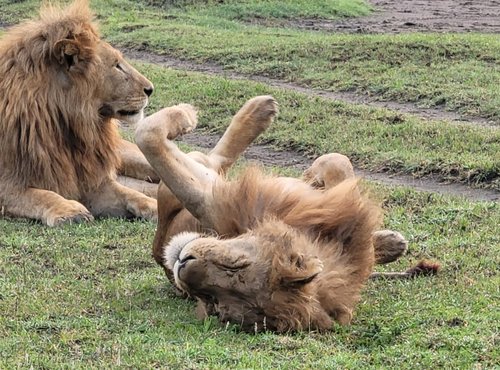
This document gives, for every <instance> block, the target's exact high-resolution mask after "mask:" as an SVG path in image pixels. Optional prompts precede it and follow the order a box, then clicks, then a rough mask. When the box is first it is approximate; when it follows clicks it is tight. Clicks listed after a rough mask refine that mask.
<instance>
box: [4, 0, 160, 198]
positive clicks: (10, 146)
mask: <svg viewBox="0 0 500 370" xmlns="http://www.w3.org/2000/svg"><path fill="white" fill-rule="evenodd" d="M152 91H153V85H152V84H151V82H149V81H148V80H147V79H146V78H145V77H144V76H142V75H141V74H140V73H139V72H138V71H136V70H135V69H134V68H133V67H132V66H131V65H130V64H128V63H127V62H126V61H125V60H124V59H123V56H122V55H121V53H120V52H119V51H117V50H116V49H114V48H113V47H111V46H110V45H109V44H108V43H106V42H104V41H103V40H101V39H100V38H99V35H98V32H97V28H96V26H95V25H94V24H93V23H92V15H91V12H90V10H89V7H88V1H85V0H77V1H75V2H74V3H73V4H72V5H70V6H69V7H68V8H66V9H60V8H58V7H54V6H46V7H44V8H43V9H42V10H41V13H40V18H39V19H37V20H33V21H29V22H25V23H22V24H20V25H18V26H16V27H14V28H12V29H11V30H10V31H9V32H8V33H7V34H6V35H4V36H3V38H2V39H1V40H0V131H1V133H0V167H2V174H1V175H0V176H2V178H1V179H0V180H1V181H2V182H3V183H4V186H6V184H7V185H9V184H10V185H11V186H16V187H19V186H23V187H26V186H34V187H39V188H44V189H47V190H53V191H56V192H58V193H59V194H61V195H63V196H65V197H73V198H74V197H78V194H80V192H81V190H82V189H80V186H83V187H85V188H87V189H89V188H92V187H93V186H94V185H95V184H98V183H99V181H101V179H102V177H103V176H104V175H107V174H109V173H110V172H114V171H115V169H116V167H117V164H118V159H117V157H116V150H115V149H116V144H117V140H118V132H117V125H116V122H115V119H118V120H124V121H128V122H134V121H137V120H138V119H140V118H141V117H142V112H143V109H144V107H145V106H146V105H147V103H148V97H149V95H151V93H152ZM54 158H57V160H54ZM63 173H64V174H65V177H64V178H60V174H63ZM82 179H85V180H84V183H83V184H82V185H78V182H79V181H81V180H82Z"/></svg>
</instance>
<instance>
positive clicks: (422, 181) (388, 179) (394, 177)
mask: <svg viewBox="0 0 500 370" xmlns="http://www.w3.org/2000/svg"><path fill="white" fill-rule="evenodd" d="M122 51H123V53H124V55H125V56H126V57H127V58H129V59H132V60H134V61H137V62H143V63H152V64H157V65H159V66H162V67H167V68H172V69H179V70H187V71H193V72H201V73H205V74H208V75H213V76H223V77H226V78H230V79H237V80H251V81H256V82H261V83H265V84H268V85H270V86H273V87H277V88H281V89H287V90H292V91H297V92H301V93H304V94H306V95H310V96H321V97H324V98H327V99H332V100H341V101H344V102H348V103H354V104H364V105H369V106H375V107H383V108H388V109H392V110H397V111H400V112H402V113H407V114H414V115H416V116H419V117H421V118H424V119H436V120H437V119H441V120H448V121H453V122H457V124H473V125H482V126H488V127H495V128H498V126H492V125H489V124H487V123H486V122H485V120H482V121H480V120H474V121H464V120H463V118H462V117H460V115H458V114H457V113H454V112H446V111H441V110H435V109H422V108H418V107H415V106H412V105H410V104H401V103H396V102H371V103H366V102H364V100H363V98H362V97H359V96H357V95H355V94H349V93H346V95H344V93H332V92H327V91H321V90H313V89H308V88H305V87H301V86H298V85H295V84H291V83H287V82H283V81H277V80H273V79H269V78H267V77H262V76H246V75H243V74H238V73H233V72H227V71H224V69H223V68H222V67H221V66H217V65H212V64H203V65H200V64H196V63H192V62H189V61H184V60H179V59H176V58H171V57H168V56H164V55H158V54H154V53H150V52H147V51H140V50H130V49H126V50H123V49H122ZM348 95H352V98H351V99H350V100H348V98H345V96H348ZM415 112H417V113H415ZM219 137H220V136H217V135H211V134H206V133H203V132H201V131H198V132H195V133H192V134H189V135H185V136H184V137H183V139H182V141H184V142H185V143H187V144H189V145H193V146H195V147H199V148H205V149H209V148H212V147H213V146H214V145H215V143H216V142H217V140H218V139H219ZM245 158H247V159H250V160H256V161H258V162H260V163H263V164H265V165H275V166H281V167H293V168H296V169H299V170H304V169H306V168H307V167H308V166H309V165H310V164H311V163H312V159H311V158H309V157H307V156H304V155H302V154H301V153H299V152H297V151H287V150H275V149H273V148H272V147H271V146H267V145H255V144H254V145H252V146H251V147H250V148H249V149H248V150H247V152H246V153H245ZM355 170H356V173H357V175H358V176H361V177H363V178H365V179H368V180H371V181H374V182H378V183H381V184H385V185H391V186H395V185H400V186H408V187H411V188H414V189H415V190H419V191H426V192H435V193H439V194H448V195H454V196H461V197H464V198H467V199H469V200H472V201H500V192H499V191H496V190H491V189H477V188H470V187H468V186H466V185H464V184H460V183H443V182H442V181H440V179H439V177H437V176H435V177H432V176H426V177H424V178H414V177H413V176H410V175H401V174H388V173H383V172H382V173H376V172H370V171H366V170H362V169H359V168H356V169H355Z"/></svg>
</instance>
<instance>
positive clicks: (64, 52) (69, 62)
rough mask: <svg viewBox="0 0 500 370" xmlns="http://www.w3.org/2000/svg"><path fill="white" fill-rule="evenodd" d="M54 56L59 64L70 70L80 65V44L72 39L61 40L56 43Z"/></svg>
mask: <svg viewBox="0 0 500 370" xmlns="http://www.w3.org/2000/svg"><path fill="white" fill-rule="evenodd" d="M54 54H55V57H56V59H57V61H58V62H59V64H61V65H64V66H65V67H66V69H68V70H69V69H70V68H71V67H72V66H74V65H75V64H76V63H78V55H79V54H80V44H79V43H78V41H75V40H70V39H63V40H59V41H58V42H56V45H55V48H54Z"/></svg>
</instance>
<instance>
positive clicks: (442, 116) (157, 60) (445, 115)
mask: <svg viewBox="0 0 500 370" xmlns="http://www.w3.org/2000/svg"><path fill="white" fill-rule="evenodd" d="M122 51H123V52H124V54H125V56H126V57H127V58H128V59H131V60H135V61H138V62H147V63H153V64H157V65H161V66H164V67H169V68H174V69H182V70H187V71H194V72H202V73H205V74H208V75H213V76H224V77H227V78H231V79H235V80H250V81H255V82H262V83H265V84H267V85H269V86H273V87H277V88H281V89H286V90H292V91H297V92H300V93H304V94H307V95H310V96H321V97H324V98H327V99H331V100H340V101H344V102H346V103H352V104H364V105H368V106H373V107H380V108H388V109H391V110H397V111H400V112H402V113H409V114H413V115H416V116H419V117H421V118H424V119H433V120H447V121H452V122H457V123H468V124H474V125H480V126H488V127H496V128H498V127H499V126H498V125H495V124H493V123H491V122H490V121H488V120H486V119H484V118H481V117H469V116H462V115H460V114H459V113H457V112H452V111H446V110H444V109H433V108H421V107H418V106H416V105H415V104H411V103H399V102H395V101H379V100H376V99H375V98H370V97H368V96H364V95H360V94H355V93H350V92H331V91H325V90H319V89H311V88H307V87H303V86H300V85H298V84H294V83H290V82H284V81H280V80H275V79H272V78H268V77H263V76H252V75H244V74H241V73H237V72H231V71H226V70H224V68H223V67H221V66H219V65H216V64H211V63H205V64H196V63H193V62H190V61H186V60H180V59H176V58H172V57H169V56H167V55H158V54H153V53H150V52H148V51H144V50H131V49H128V50H122Z"/></svg>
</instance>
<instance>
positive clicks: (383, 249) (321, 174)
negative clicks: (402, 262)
mask: <svg viewBox="0 0 500 370" xmlns="http://www.w3.org/2000/svg"><path fill="white" fill-rule="evenodd" d="M303 178H304V181H306V182H308V183H309V184H310V185H311V186H312V187H314V188H316V189H330V188H332V187H334V186H336V185H338V184H339V183H341V182H342V181H344V180H346V179H350V178H354V169H353V166H352V164H351V161H350V160H349V158H347V157H346V156H345V155H342V154H338V153H330V154H325V155H322V156H321V157H319V158H317V159H316V160H315V161H314V162H313V164H312V165H311V167H309V168H308V169H307V170H305V171H304V174H303ZM373 247H374V249H375V263H377V264H386V263H389V262H393V261H396V260H397V259H398V258H399V257H401V256H402V255H404V254H405V253H406V251H407V249H408V241H407V240H406V239H405V238H404V236H403V235H401V234H400V233H399V232H397V231H393V230H379V231H376V232H375V233H373Z"/></svg>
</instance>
